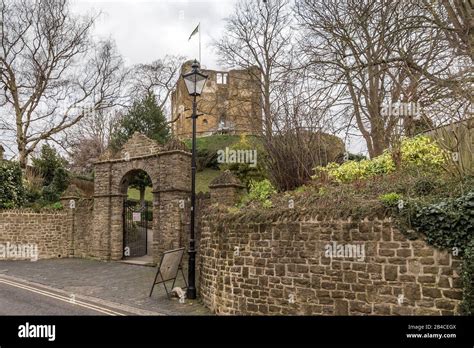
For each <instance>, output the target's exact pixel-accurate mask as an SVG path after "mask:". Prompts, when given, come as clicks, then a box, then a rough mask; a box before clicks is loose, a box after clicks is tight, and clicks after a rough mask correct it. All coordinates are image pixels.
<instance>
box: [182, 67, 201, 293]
mask: <svg viewBox="0 0 474 348" xmlns="http://www.w3.org/2000/svg"><path fill="white" fill-rule="evenodd" d="M191 67H192V69H191V71H190V72H188V73H186V74H183V79H184V82H185V84H186V88H187V89H188V93H189V95H190V96H192V97H193V114H192V115H191V118H192V120H193V145H192V160H191V235H190V238H189V250H188V254H189V266H188V290H187V292H186V297H187V298H190V299H195V298H196V240H195V239H194V228H195V214H196V119H197V117H198V116H197V104H196V97H197V96H200V95H201V93H202V90H203V89H204V85H205V83H206V80H207V76H206V75H204V74H203V73H201V72H200V71H199V62H198V61H197V60H194V62H193V65H192V66H191Z"/></svg>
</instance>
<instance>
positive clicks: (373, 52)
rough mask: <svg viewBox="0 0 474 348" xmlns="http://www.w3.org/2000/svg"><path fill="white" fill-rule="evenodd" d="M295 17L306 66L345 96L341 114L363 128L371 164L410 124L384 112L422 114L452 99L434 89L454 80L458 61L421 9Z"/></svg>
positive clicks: (404, 5)
mask: <svg viewBox="0 0 474 348" xmlns="http://www.w3.org/2000/svg"><path fill="white" fill-rule="evenodd" d="M295 10H296V16H297V18H298V22H299V24H300V26H301V29H302V35H301V46H302V51H301V56H302V57H303V61H304V62H303V64H304V66H306V67H312V68H313V71H314V72H315V75H316V78H317V79H318V80H320V81H324V82H325V83H327V84H328V86H333V88H334V89H335V90H340V89H341V88H342V90H343V93H342V94H340V95H339V102H338V103H337V107H339V108H345V109H346V117H347V118H346V120H345V122H346V123H354V124H355V125H356V126H357V129H358V130H359V131H360V133H361V134H362V136H363V137H364V139H365V141H366V144H367V148H368V152H369V155H370V156H371V157H373V156H377V155H380V154H381V153H382V152H383V151H384V150H385V149H386V148H388V147H390V146H392V145H394V144H396V143H397V142H398V140H397V139H399V137H400V135H401V134H400V133H399V132H398V129H399V125H400V120H401V117H406V116H408V118H407V119H408V120H409V117H411V116H412V115H400V114H397V113H391V112H388V113H384V112H383V111H384V107H386V106H389V105H392V104H396V103H415V104H416V103H420V104H421V106H422V107H423V108H424V107H427V106H429V105H433V104H434V103H435V102H437V101H440V100H444V101H446V100H448V99H450V98H451V99H452V98H453V96H452V95H446V93H445V91H443V90H441V89H439V88H437V87H439V85H433V83H432V81H439V80H440V79H441V77H442V76H443V74H447V73H448V69H449V66H450V64H451V63H452V62H453V55H452V53H451V52H449V51H448V50H446V45H445V44H444V43H443V41H442V40H441V38H440V33H439V32H438V31H436V30H435V29H434V28H432V27H430V26H426V25H425V24H424V23H423V18H424V16H425V15H426V14H427V11H426V9H423V8H421V7H420V6H419V4H418V2H417V1H410V0H406V1H377V0H367V1H356V0H346V1H341V2H335V1H331V0H319V1H311V0H305V1H301V2H297V3H296V6H295ZM425 116H426V113H425ZM428 116H429V117H432V115H431V114H430V115H428ZM403 122H405V120H402V123H403Z"/></svg>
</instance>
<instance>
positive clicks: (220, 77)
mask: <svg viewBox="0 0 474 348" xmlns="http://www.w3.org/2000/svg"><path fill="white" fill-rule="evenodd" d="M227 75H228V74H227V73H217V74H216V82H217V84H218V85H226V84H227Z"/></svg>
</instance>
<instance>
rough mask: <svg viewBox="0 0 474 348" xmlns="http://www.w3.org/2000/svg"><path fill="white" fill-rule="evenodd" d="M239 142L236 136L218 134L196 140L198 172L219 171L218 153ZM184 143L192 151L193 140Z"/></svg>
mask: <svg viewBox="0 0 474 348" xmlns="http://www.w3.org/2000/svg"><path fill="white" fill-rule="evenodd" d="M238 142H239V137H238V136H236V135H227V134H218V135H211V136H208V137H199V138H197V139H196V147H197V151H196V155H197V159H196V162H197V170H198V171H199V172H200V171H203V170H205V169H206V168H210V169H219V164H218V163H217V151H218V150H220V149H225V148H226V147H231V146H232V145H233V144H235V143H238ZM184 143H185V144H186V146H187V147H188V148H189V150H190V151H191V148H192V141H191V139H186V140H184Z"/></svg>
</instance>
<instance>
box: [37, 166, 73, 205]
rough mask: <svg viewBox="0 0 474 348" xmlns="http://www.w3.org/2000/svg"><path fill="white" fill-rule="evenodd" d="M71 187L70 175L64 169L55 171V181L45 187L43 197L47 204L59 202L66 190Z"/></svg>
mask: <svg viewBox="0 0 474 348" xmlns="http://www.w3.org/2000/svg"><path fill="white" fill-rule="evenodd" d="M68 185H69V174H68V172H67V171H66V169H64V168H56V170H55V171H54V177H53V181H52V182H51V183H50V184H49V185H47V186H44V187H43V191H42V196H43V199H44V200H45V201H46V202H57V201H58V200H59V198H60V197H61V193H63V192H64V190H66V188H67V187H68Z"/></svg>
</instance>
